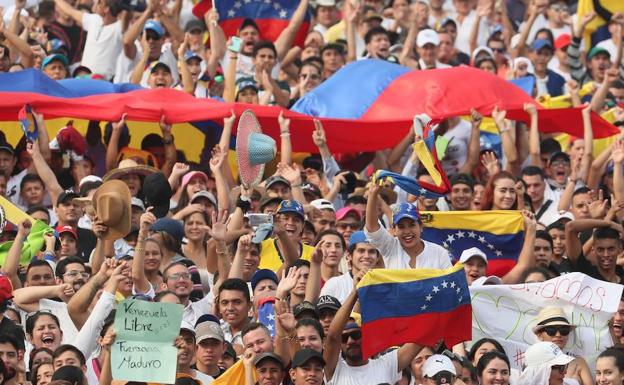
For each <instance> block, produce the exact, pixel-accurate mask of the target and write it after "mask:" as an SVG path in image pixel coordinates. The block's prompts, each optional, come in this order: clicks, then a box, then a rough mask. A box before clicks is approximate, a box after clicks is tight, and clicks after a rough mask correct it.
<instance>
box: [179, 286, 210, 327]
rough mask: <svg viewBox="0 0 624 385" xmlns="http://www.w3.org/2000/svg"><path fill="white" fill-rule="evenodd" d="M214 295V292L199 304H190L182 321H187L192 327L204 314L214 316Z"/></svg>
mask: <svg viewBox="0 0 624 385" xmlns="http://www.w3.org/2000/svg"><path fill="white" fill-rule="evenodd" d="M213 300H214V295H213V294H212V292H210V293H208V294H206V296H205V297H204V298H202V299H200V300H199V301H197V302H189V304H188V305H187V306H186V307H185V308H184V313H182V321H186V322H188V323H189V324H191V325H195V322H197V319H198V318H199V317H201V316H202V315H204V314H212V302H213Z"/></svg>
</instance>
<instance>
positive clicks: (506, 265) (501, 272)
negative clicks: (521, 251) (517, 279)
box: [487, 259, 516, 278]
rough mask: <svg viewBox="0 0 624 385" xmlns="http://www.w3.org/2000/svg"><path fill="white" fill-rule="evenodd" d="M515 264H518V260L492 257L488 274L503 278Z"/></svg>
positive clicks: (488, 266) (489, 261)
mask: <svg viewBox="0 0 624 385" xmlns="http://www.w3.org/2000/svg"><path fill="white" fill-rule="evenodd" d="M514 266H516V261H514V260H513V259H490V260H488V264H487V275H488V276H489V275H495V276H497V277H501V278H502V277H504V276H505V275H506V274H507V273H509V272H510V271H511V269H513V267H514Z"/></svg>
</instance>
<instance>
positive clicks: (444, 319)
mask: <svg viewBox="0 0 624 385" xmlns="http://www.w3.org/2000/svg"><path fill="white" fill-rule="evenodd" d="M441 339H443V340H444V343H445V344H446V346H448V347H451V346H453V345H456V344H458V343H460V342H463V341H470V340H471V339H472V307H471V306H470V305H467V304H466V305H462V306H459V307H458V308H456V309H454V310H452V311H449V312H446V313H425V314H419V315H415V316H412V317H393V318H384V319H379V320H376V321H371V322H366V323H363V324H362V355H363V357H364V359H366V358H369V357H372V356H373V355H375V354H377V353H379V352H382V351H383V350H385V349H388V348H390V347H392V346H397V345H402V344H405V343H408V342H413V343H417V344H420V345H426V346H434V345H435V344H436V343H437V342H438V341H440V340H441Z"/></svg>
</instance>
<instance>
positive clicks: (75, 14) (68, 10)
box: [54, 0, 85, 27]
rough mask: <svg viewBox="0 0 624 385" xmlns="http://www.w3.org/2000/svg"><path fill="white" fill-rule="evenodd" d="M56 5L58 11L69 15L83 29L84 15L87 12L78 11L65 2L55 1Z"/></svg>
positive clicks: (62, 0)
mask: <svg viewBox="0 0 624 385" xmlns="http://www.w3.org/2000/svg"><path fill="white" fill-rule="evenodd" d="M54 5H55V6H56V9H58V10H60V11H61V12H63V13H64V14H66V15H69V16H70V17H71V18H72V19H74V21H75V22H76V24H78V25H79V26H80V27H82V15H84V14H85V12H83V11H80V10H77V9H76V8H74V7H72V6H71V5H70V4H69V3H68V2H67V1H65V0H54Z"/></svg>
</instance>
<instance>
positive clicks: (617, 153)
mask: <svg viewBox="0 0 624 385" xmlns="http://www.w3.org/2000/svg"><path fill="white" fill-rule="evenodd" d="M611 159H613V163H622V162H624V142H622V140H621V139H618V140H616V141H615V143H613V149H612V150H611Z"/></svg>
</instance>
